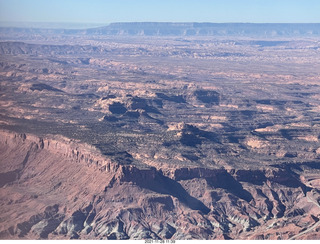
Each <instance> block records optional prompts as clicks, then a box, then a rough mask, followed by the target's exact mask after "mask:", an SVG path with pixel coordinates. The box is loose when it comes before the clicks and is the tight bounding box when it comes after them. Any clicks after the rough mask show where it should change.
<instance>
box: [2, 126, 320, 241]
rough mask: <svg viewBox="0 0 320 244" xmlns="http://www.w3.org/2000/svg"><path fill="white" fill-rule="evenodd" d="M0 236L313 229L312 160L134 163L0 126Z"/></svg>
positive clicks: (268, 234)
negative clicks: (306, 165) (249, 164)
mask: <svg viewBox="0 0 320 244" xmlns="http://www.w3.org/2000/svg"><path fill="white" fill-rule="evenodd" d="M0 160H1V164H0V175H1V177H0V187H1V188H0V200H1V202H0V204H1V208H0V216H1V220H0V238H1V239H47V238H52V239H53V238H54V239H148V238H153V239H229V238H231V239H289V238H292V239H319V238H320V236H319V230H320V226H318V224H319V223H320V222H319V217H320V206H319V200H320V194H319V193H320V190H319V184H317V182H318V181H319V174H317V172H316V169H313V170H304V171H301V170H300V171H299V169H298V168H295V169H292V168H290V167H283V168H279V167H278V168H275V167H269V168H261V169H260V170H244V169H243V170H239V169H232V168H219V169H206V168H200V167H182V168H177V167H175V168H168V167H167V168H154V167H144V168H141V167H140V168H138V167H137V166H134V165H120V164H119V163H117V162H114V161H112V160H111V159H108V157H106V156H103V155H101V154H100V152H99V151H98V150H97V149H95V148H94V147H92V146H89V145H86V144H81V143H79V142H77V141H74V140H70V139H68V138H64V137H60V136H51V137H46V138H39V137H37V136H33V135H30V134H17V133H11V132H8V131H1V136H0Z"/></svg>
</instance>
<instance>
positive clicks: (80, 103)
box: [0, 23, 320, 240]
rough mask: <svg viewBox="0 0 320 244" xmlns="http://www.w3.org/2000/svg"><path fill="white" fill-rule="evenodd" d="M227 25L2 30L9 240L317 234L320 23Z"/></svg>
mask: <svg viewBox="0 0 320 244" xmlns="http://www.w3.org/2000/svg"><path fill="white" fill-rule="evenodd" d="M119 25H120V24H113V25H110V26H109V27H106V29H110V28H111V27H112V28H118V29H119V28H120V27H121V28H122V29H123V28H129V27H130V28H131V29H132V28H133V27H134V28H138V27H139V28H142V27H143V28H146V26H147V27H148V28H151V29H152V30H153V31H155V30H156V28H155V27H154V25H157V24H150V23H149V24H140V25H139V24H138V23H134V24H126V25H125V24H123V25H120V26H119ZM158 25H160V24H158ZM189 25H190V26H188V28H191V27H192V28H200V27H201V28H204V27H205V26H200V27H199V26H195V24H189ZM141 26H142V27H141ZM297 26H298V27H299V28H302V27H301V26H300V25H296V26H294V27H295V28H298V27H297ZM310 26H311V25H309V27H310ZM315 26H317V25H315ZM160 27H161V28H164V27H163V25H160V26H158V27H157V28H160ZM178 27H179V25H178ZM178 27H176V28H177V29H178V30H179V31H182V29H183V28H186V24H184V25H183V26H182V27H183V28H182V27H181V24H180V27H179V28H178ZM218 27H219V28H222V26H218ZM218 27H215V26H214V25H209V24H208V26H207V27H206V28H218ZM291 27H293V25H291ZM291 27H290V28H291ZM121 28H120V29H121ZM130 28H129V29H130ZM139 28H138V29H139ZM172 28H173V27H172ZM223 28H226V26H224V27H223ZM228 28H229V30H230V33H229V36H228V35H227V36H224V37H222V35H220V36H219V35H218V36H216V37H212V36H199V35H198V34H197V35H195V36H187V35H186V33H184V34H181V33H180V32H179V33H178V32H177V33H175V34H174V33H173V34H174V35H173V34H172V33H171V34H170V33H167V35H164V34H163V35H162V34H161V35H158V36H147V35H146V33H145V32H144V33H141V31H140V32H139V33H140V34H137V33H133V34H132V36H128V35H127V34H128V33H127V34H126V32H122V33H124V34H123V35H122V34H119V33H116V35H110V33H107V32H103V31H102V30H104V28H100V29H87V30H81V31H80V30H78V31H77V32H76V33H75V32H74V33H63V32H55V33H51V32H50V31H49V32H48V31H42V32H41V31H40V32H34V31H31V32H28V31H27V30H26V29H24V31H20V32H18V33H19V34H17V33H16V30H15V31H6V32H3V29H2V32H1V33H4V34H1V39H2V42H0V55H1V56H0V82H1V83H0V84H1V86H0V129H1V132H0V134H1V136H0V187H1V188H0V206H1V208H0V238H1V239H173V240H179V239H319V238H320V235H319V230H320V226H319V225H320V221H319V218H320V205H319V202H320V177H319V173H320V142H319V139H320V117H319V112H320V96H319V94H320V86H319V79H320V72H319V71H320V55H319V51H320V42H319V40H318V39H317V38H315V35H317V32H316V31H315V29H316V27H314V26H313V27H312V28H313V31H312V33H311V32H307V33H305V34H304V35H303V33H302V32H299V33H298V32H296V33H298V34H299V35H297V36H299V37H297V36H294V35H291V36H290V33H291V32H290V31H288V30H293V29H295V28H293V29H292V28H291V29H290V28H289V27H288V26H286V28H287V29H286V34H285V35H282V36H281V37H279V36H278V35H275V36H273V37H272V38H266V37H264V38H256V37H255V36H250V32H248V33H245V34H244V35H239V33H238V34H237V33H235V32H234V29H232V28H231V27H230V26H229V27H228ZM233 28H235V29H236V30H238V31H239V30H240V29H241V28H242V27H241V28H240V27H239V28H238V27H237V28H236V27H233ZM246 28H249V27H248V26H247V27H246ZM268 28H269V29H268ZM268 28H265V29H261V32H263V31H265V33H268V31H269V30H270V28H271V29H277V28H280V27H279V26H276V25H271V26H269V27H268ZM281 28H282V29H283V26H282V27H281ZM169 29H170V28H169ZM302 29H303V30H306V28H302ZM93 30H94V31H93ZM90 31H91V33H90ZM100 31H101V33H100ZM89 33H90V34H89ZM291 34H292V33H291ZM140 35H141V36H140ZM172 35H173V36H172ZM210 35H211V34H210ZM292 36H294V37H292Z"/></svg>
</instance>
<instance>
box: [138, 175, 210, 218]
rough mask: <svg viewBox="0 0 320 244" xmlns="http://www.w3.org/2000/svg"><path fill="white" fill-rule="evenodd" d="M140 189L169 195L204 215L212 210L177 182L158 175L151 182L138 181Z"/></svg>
mask: <svg viewBox="0 0 320 244" xmlns="http://www.w3.org/2000/svg"><path fill="white" fill-rule="evenodd" d="M136 183H137V185H139V186H140V187H143V188H146V189H149V190H152V191H154V192H157V193H160V194H168V195H171V196H173V197H176V198H178V199H179V201H180V202H182V203H183V204H185V205H186V206H188V207H189V208H190V209H192V210H198V211H200V212H201V213H203V214H208V213H209V212H210V209H209V208H208V207H206V206H205V205H204V204H203V203H202V202H201V201H199V200H198V199H196V198H194V197H192V196H190V194H189V193H188V192H187V191H186V190H185V189H184V188H183V187H182V186H181V185H180V184H179V183H178V182H176V181H174V180H172V179H170V178H168V177H166V176H164V175H162V174H160V173H158V172H157V173H156V175H155V178H154V180H153V181H151V182H145V181H139V180H137V181H136Z"/></svg>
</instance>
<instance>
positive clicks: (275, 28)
mask: <svg viewBox="0 0 320 244" xmlns="http://www.w3.org/2000/svg"><path fill="white" fill-rule="evenodd" d="M1 32H6V33H13V32H19V33H25V34H65V35H74V34H77V35H110V36H115V35H121V36H123V35H125V36H254V37H257V36H260V37H266V36H273V37H285V36H319V35H320V24H317V23H312V24H307V23H300V24H299V23H298V24H291V23H286V24H274V23H269V24H268V23H267V24H254V23H195V22H181V23H174V22H127V23H125V22H121V23H111V24H110V25H108V26H104V27H98V28H89V29H40V28H14V27H1V28H0V33H1ZM273 44H275V43H273ZM257 45H269V44H266V43H257Z"/></svg>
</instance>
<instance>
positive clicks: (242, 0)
mask: <svg viewBox="0 0 320 244" xmlns="http://www.w3.org/2000/svg"><path fill="white" fill-rule="evenodd" d="M143 21H150V22H214V23H229V22H245V23H247V22H250V23H320V0H0V22H48V23H50V22H52V23H105V24H108V23H111V22H143Z"/></svg>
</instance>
